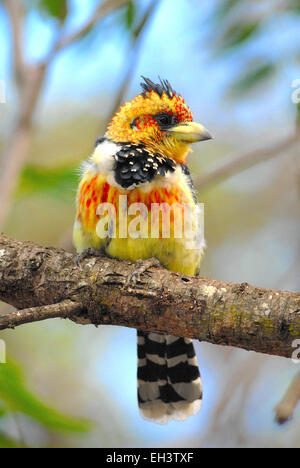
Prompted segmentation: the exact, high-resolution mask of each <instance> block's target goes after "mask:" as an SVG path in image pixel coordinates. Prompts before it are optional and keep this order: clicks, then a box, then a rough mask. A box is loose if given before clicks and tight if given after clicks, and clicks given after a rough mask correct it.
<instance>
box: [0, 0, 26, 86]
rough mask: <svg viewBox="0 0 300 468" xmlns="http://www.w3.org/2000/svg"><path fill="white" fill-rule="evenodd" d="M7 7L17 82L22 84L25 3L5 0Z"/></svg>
mask: <svg viewBox="0 0 300 468" xmlns="http://www.w3.org/2000/svg"><path fill="white" fill-rule="evenodd" d="M3 4H4V6H5V8H6V11H7V14H8V17H9V20H10V25H11V31H12V44H13V54H12V56H13V64H14V73H15V78H16V82H17V84H18V85H20V83H21V81H22V80H23V79H24V74H25V63H24V41H23V26H24V4H23V2H22V1H20V0H3Z"/></svg>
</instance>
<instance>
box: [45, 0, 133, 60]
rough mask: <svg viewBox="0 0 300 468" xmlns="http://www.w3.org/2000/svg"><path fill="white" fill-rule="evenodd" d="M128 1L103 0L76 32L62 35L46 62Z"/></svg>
mask: <svg viewBox="0 0 300 468" xmlns="http://www.w3.org/2000/svg"><path fill="white" fill-rule="evenodd" d="M126 3H128V0H105V1H104V2H101V3H100V4H99V5H98V6H97V7H96V8H95V9H94V11H93V13H92V14H91V16H90V17H89V18H88V20H87V21H86V22H85V23H84V24H83V25H82V26H80V28H79V29H77V30H76V31H75V32H72V33H70V34H69V35H63V36H61V37H60V38H59V39H58V40H57V42H56V43H55V45H54V48H53V50H52V51H51V52H50V54H49V56H48V58H47V60H46V62H50V61H51V60H52V58H53V57H54V56H55V55H56V54H57V53H58V52H60V51H61V50H63V49H65V48H66V47H69V46H70V45H72V44H74V43H75V42H76V41H78V40H79V39H81V38H82V37H83V36H84V35H85V34H86V33H87V32H89V31H90V30H91V29H92V28H93V27H94V26H95V24H96V23H98V22H99V21H101V20H102V19H103V18H105V17H106V16H107V15H109V14H110V13H112V12H113V11H115V10H117V9H118V8H121V7H122V6H123V5H125V4H126Z"/></svg>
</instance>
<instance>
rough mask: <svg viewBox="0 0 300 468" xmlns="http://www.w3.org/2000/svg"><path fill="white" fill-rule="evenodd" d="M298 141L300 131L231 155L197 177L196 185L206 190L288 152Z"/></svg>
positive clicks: (299, 140) (199, 188)
mask: <svg viewBox="0 0 300 468" xmlns="http://www.w3.org/2000/svg"><path fill="white" fill-rule="evenodd" d="M296 143H300V132H299V131H297V132H296V133H295V134H293V135H290V136H288V137H287V138H285V139H284V140H282V141H280V142H279V143H275V144H272V145H270V146H267V147H265V148H259V149H257V150H254V151H250V152H247V153H244V154H240V153H239V154H237V155H234V156H232V157H229V158H228V159H227V160H226V161H224V162H222V163H221V164H219V165H217V166H216V167H215V168H214V169H212V170H211V171H210V172H207V173H206V174H204V175H203V176H198V177H195V180H194V183H195V186H196V187H197V188H198V190H205V189H207V188H209V187H211V186H212V185H215V184H218V183H220V182H222V181H224V180H226V179H228V178H229V177H232V176H234V175H235V174H238V173H240V172H242V171H244V170H245V169H249V168H250V167H252V166H255V165H256V164H258V163H260V162H262V161H267V160H268V159H271V158H274V157H275V156H277V155H278V154H280V153H283V152H285V153H286V151H288V150H290V148H292V147H293V146H294V145H295V144H296Z"/></svg>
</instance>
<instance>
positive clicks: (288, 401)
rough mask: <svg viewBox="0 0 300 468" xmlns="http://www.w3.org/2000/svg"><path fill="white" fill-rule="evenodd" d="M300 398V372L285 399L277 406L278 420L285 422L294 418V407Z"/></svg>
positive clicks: (280, 422) (281, 422)
mask: <svg viewBox="0 0 300 468" xmlns="http://www.w3.org/2000/svg"><path fill="white" fill-rule="evenodd" d="M299 400H300V372H299V373H298V374H297V375H296V377H295V378H294V380H293V381H292V383H291V385H290V386H289V388H288V390H287V391H286V393H285V395H284V397H283V399H282V400H281V401H280V402H279V403H278V405H277V406H276V408H275V412H276V421H277V422H278V423H279V424H284V423H285V422H287V421H288V420H289V419H291V418H292V416H293V412H294V409H295V408H296V406H297V404H298V402H299Z"/></svg>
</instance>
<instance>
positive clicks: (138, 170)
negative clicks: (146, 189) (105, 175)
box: [114, 144, 176, 188]
mask: <svg viewBox="0 0 300 468" xmlns="http://www.w3.org/2000/svg"><path fill="white" fill-rule="evenodd" d="M149 154H151V157H149ZM175 169H176V163H175V161H173V160H172V159H170V158H167V157H166V156H162V155H161V154H158V153H150V152H149V151H148V150H147V149H146V148H145V147H143V145H135V144H131V145H128V144H125V145H123V147H122V149H120V150H119V151H118V152H117V153H116V154H115V167H114V177H115V180H116V182H117V183H118V184H119V185H121V187H123V188H128V187H130V186H132V185H135V186H137V185H139V184H143V183H146V182H151V180H153V178H154V177H155V176H156V175H160V176H165V175H166V174H167V173H169V172H174V171H175Z"/></svg>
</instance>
